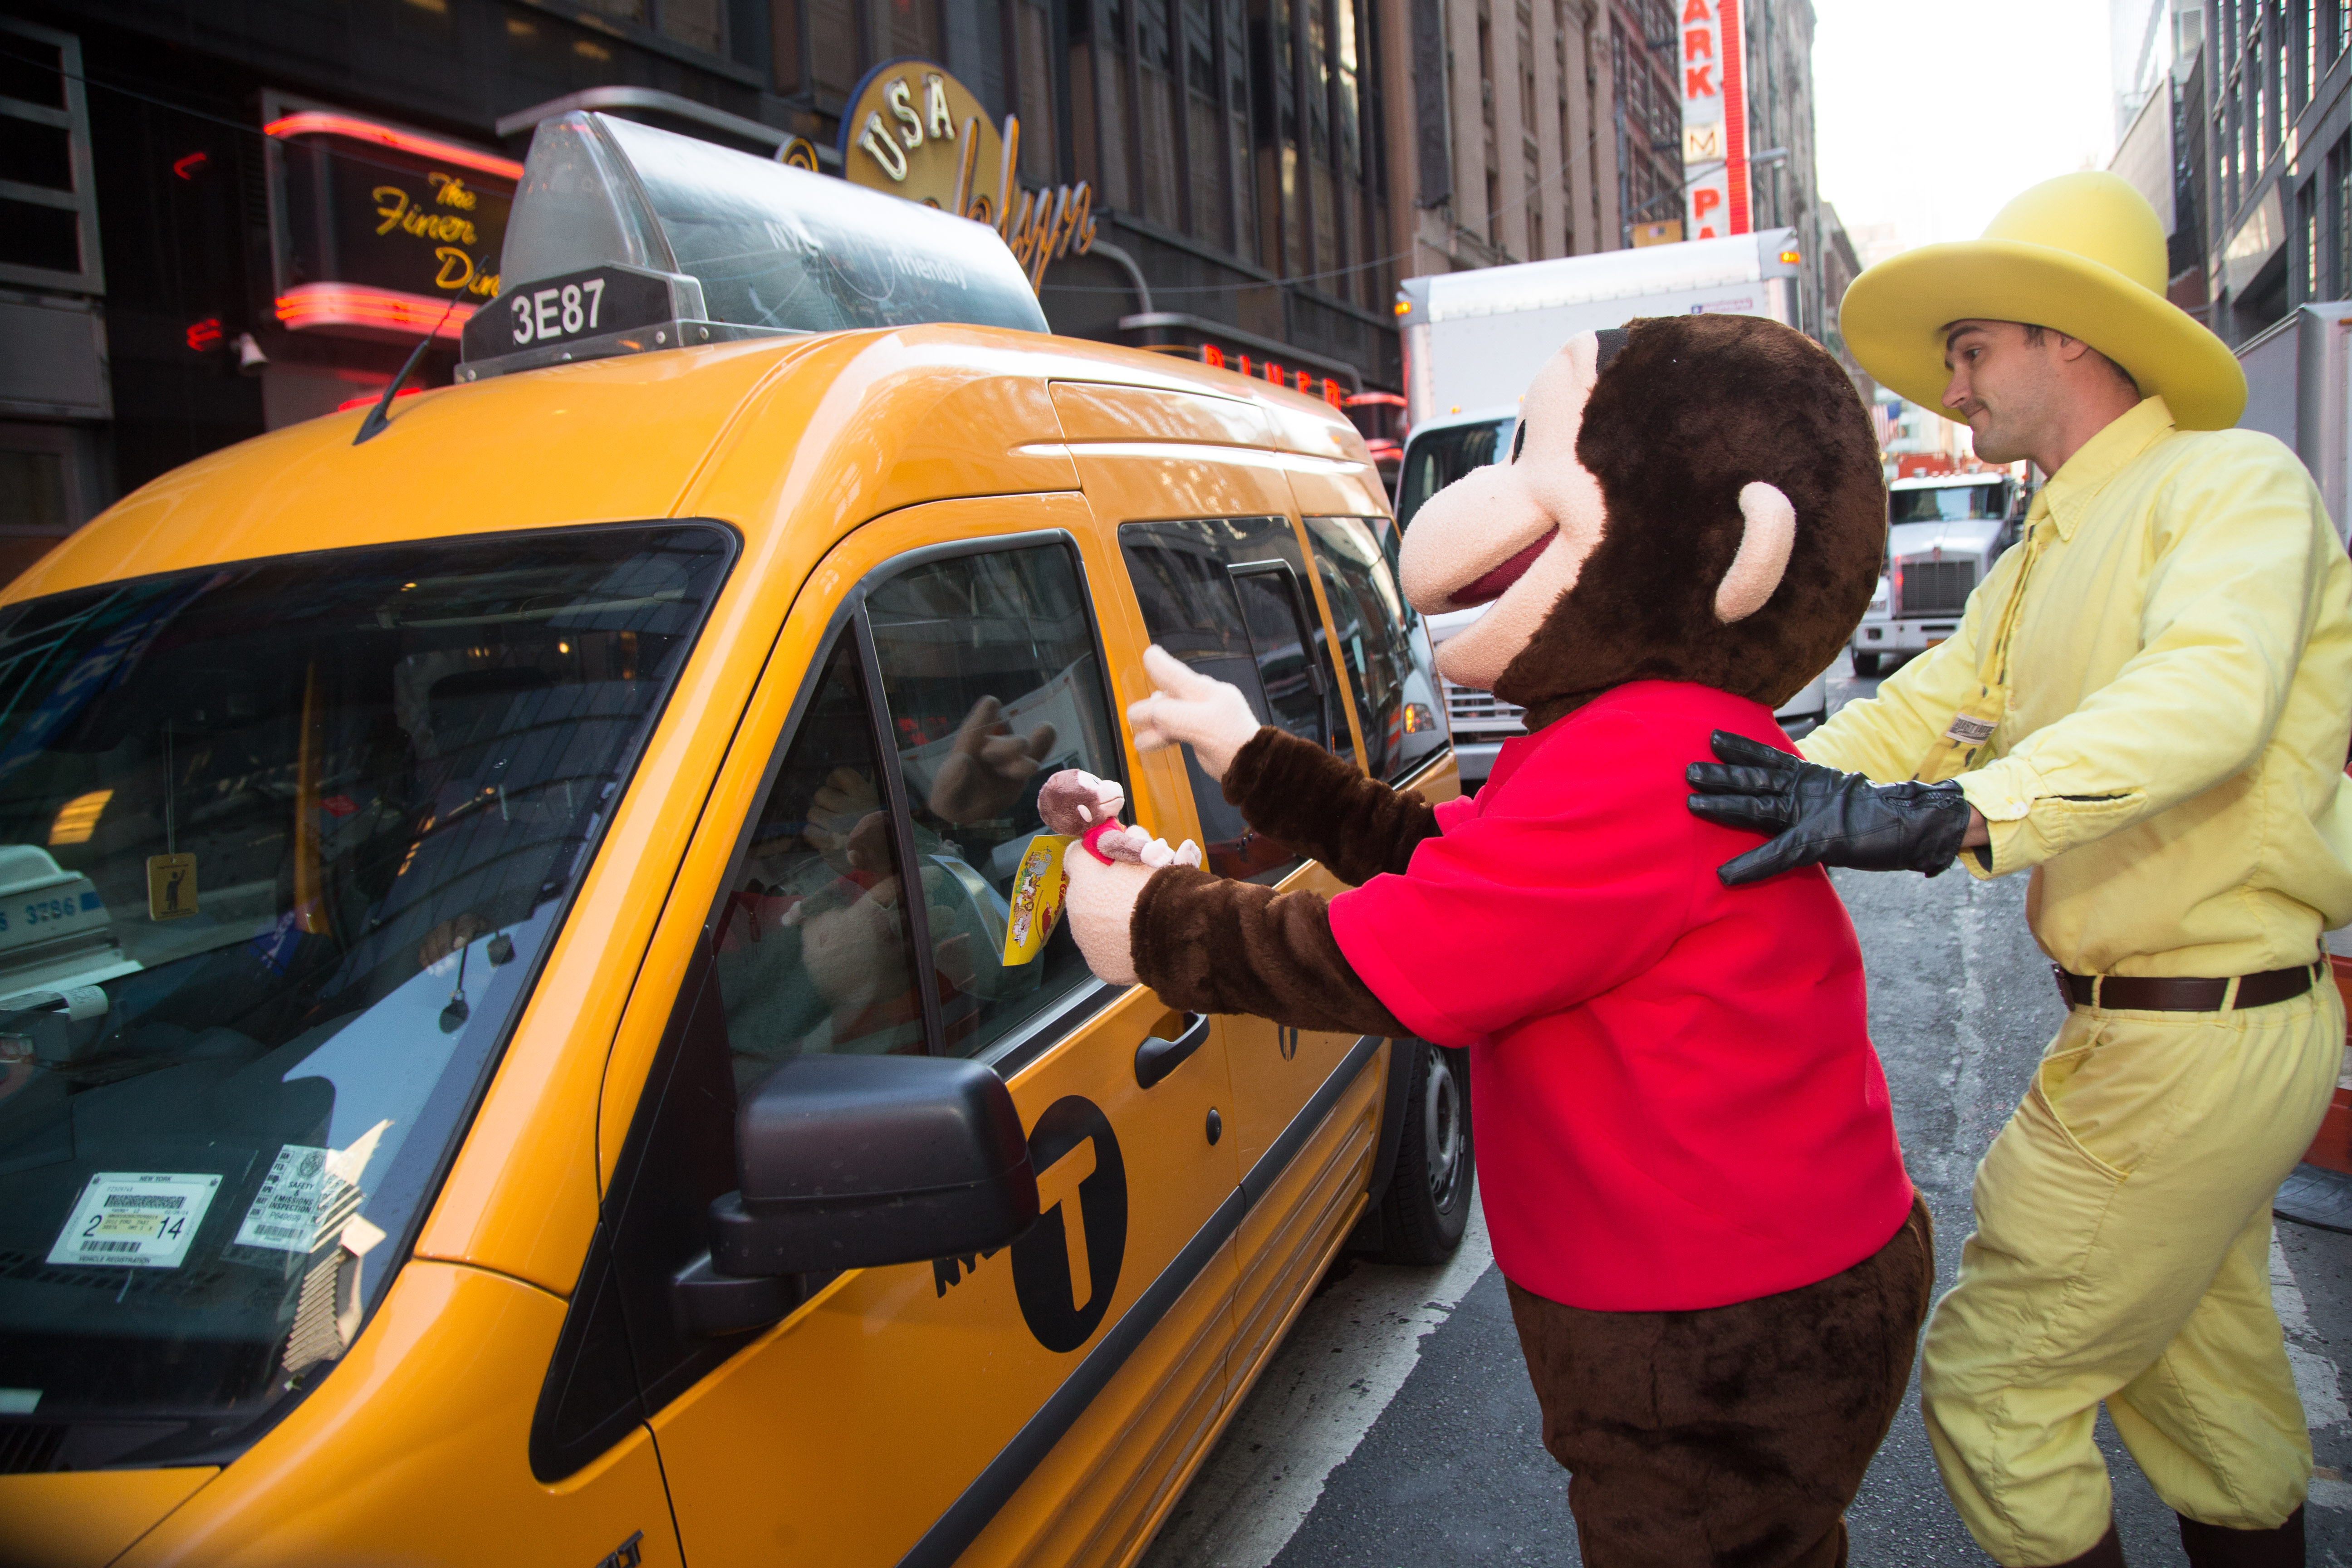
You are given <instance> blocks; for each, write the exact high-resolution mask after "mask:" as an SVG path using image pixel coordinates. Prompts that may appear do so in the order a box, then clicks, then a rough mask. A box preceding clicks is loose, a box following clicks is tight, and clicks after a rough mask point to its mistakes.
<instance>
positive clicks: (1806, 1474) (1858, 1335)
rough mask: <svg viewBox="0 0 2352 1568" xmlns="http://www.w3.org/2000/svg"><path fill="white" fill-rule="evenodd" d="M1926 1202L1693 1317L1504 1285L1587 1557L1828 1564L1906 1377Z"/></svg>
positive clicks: (1650, 1563) (1924, 1299)
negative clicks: (1583, 1303)
mask: <svg viewBox="0 0 2352 1568" xmlns="http://www.w3.org/2000/svg"><path fill="white" fill-rule="evenodd" d="M1935 1255H1936V1249H1935V1239H1934V1235H1933V1232H1932V1229H1931V1226H1930V1224H1929V1221H1928V1218H1927V1208H1926V1206H1925V1205H1923V1204H1921V1203H1919V1202H1918V1201H1916V1199H1915V1200H1914V1201H1913V1203H1912V1206H1911V1214H1910V1216H1909V1217H1908V1218H1907V1219H1906V1220H1905V1221H1904V1223H1903V1226H1902V1228H1901V1229H1899V1230H1897V1231H1896V1232H1895V1237H1894V1239H1893V1240H1891V1241H1889V1242H1888V1243H1887V1244H1886V1245H1885V1247H1881V1248H1880V1249H1879V1250H1878V1251H1877V1252H1876V1253H1874V1254H1873V1255H1872V1256H1871V1257H1869V1258H1864V1259H1863V1260H1862V1261H1861V1262H1860V1263H1857V1264H1855V1265H1854V1266H1853V1268H1849V1269H1847V1270H1845V1271H1844V1272H1843V1273H1842V1274H1835V1275H1832V1276H1831V1277H1830V1278H1829V1279H1823V1280H1821V1281H1819V1282H1818V1283H1816V1284H1812V1285H1807V1286H1804V1287H1802V1288H1801V1289H1795V1290H1788V1291H1783V1292H1782V1293H1780V1294H1779V1295H1777V1296H1766V1297H1761V1298H1759V1299H1758V1300H1753V1301H1741V1302H1738V1303H1736V1304H1734V1305H1732V1306H1728V1307H1717V1308H1712V1309H1709V1310H1705V1311H1696V1312H1591V1311H1585V1310H1580V1309H1579V1308H1575V1307H1566V1306H1562V1305H1560V1304H1559V1302H1557V1301H1550V1300H1545V1299H1544V1298H1543V1297H1540V1296H1538V1295H1536V1294H1534V1293H1533V1292H1531V1291H1528V1290H1524V1289H1520V1288H1519V1287H1518V1286H1517V1285H1516V1284H1514V1285H1512V1286H1511V1287H1510V1294H1511V1316H1512V1319H1513V1320H1514V1321H1516V1322H1517V1325H1518V1330H1519V1345H1520V1348H1521V1349H1522V1350H1523V1351H1525V1352H1526V1354H1527V1358H1528V1377H1529V1378H1530V1379H1531V1380H1532V1381H1533V1382H1534V1384H1535V1389H1536V1397H1537V1399H1538V1402H1539V1403H1540V1404H1541V1405H1542V1406H1543V1416H1544V1447H1547V1448H1549V1449H1550V1450H1551V1454H1552V1457H1553V1458H1556V1459H1558V1460H1559V1462H1560V1464H1561V1466H1562V1467H1564V1468H1566V1469H1567V1470H1568V1472H1569V1478H1570V1479H1569V1484H1568V1502H1569V1508H1570V1511H1571V1512H1573V1513H1574V1514H1575V1515H1576V1528H1577V1536H1578V1541H1579V1543H1580V1547H1581V1548H1582V1552H1583V1556H1584V1561H1585V1563H1586V1564H1587V1565H1588V1568H1698V1565H1700V1564H1706V1565H1709V1568H1842V1565H1843V1563H1844V1562H1845V1560H1846V1535H1845V1507H1846V1504H1847V1503H1849V1502H1851V1501H1852V1500H1853V1494H1854V1491H1855V1489H1857V1488H1858V1487H1860V1486H1861V1485H1862V1476H1863V1472H1864V1470H1865V1469H1866V1468H1868V1467H1869V1465H1870V1458H1871V1456H1872V1455H1873V1454H1874V1453H1875V1452H1876V1451H1877V1449H1878V1445H1879V1443H1880V1442H1881V1441H1882V1440H1883V1439H1884V1438H1885V1436H1886V1429H1887V1427H1888V1426H1890V1425H1892V1424H1893V1422H1894V1420H1895V1412H1896V1411H1897V1410H1899V1409H1900V1408H1901V1407H1902V1405H1903V1391H1904V1389H1905V1387H1906V1384H1908V1383H1909V1382H1910V1378H1911V1357H1912V1352H1913V1351H1914V1349H1915V1348H1916V1345H1917V1343H1918V1338H1919V1328H1920V1325H1921V1324H1922V1323H1924V1322H1925V1321H1927V1305H1928V1297H1929V1292H1930V1290H1931V1289H1932V1287H1933V1285H1934V1281H1935Z"/></svg>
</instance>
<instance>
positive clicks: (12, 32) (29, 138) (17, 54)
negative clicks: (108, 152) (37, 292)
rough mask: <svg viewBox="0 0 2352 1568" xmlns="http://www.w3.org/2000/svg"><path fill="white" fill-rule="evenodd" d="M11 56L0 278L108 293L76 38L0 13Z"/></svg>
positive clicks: (1, 122)
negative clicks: (99, 242) (101, 254)
mask: <svg viewBox="0 0 2352 1568" xmlns="http://www.w3.org/2000/svg"><path fill="white" fill-rule="evenodd" d="M0 49H5V51H6V53H7V54H8V55H9V56H12V57H14V58H13V59H12V60H11V61H10V62H9V69H8V79H7V81H6V83H5V96H0V138H5V142H6V144H7V148H8V152H7V154H6V158H5V174H6V176H7V178H6V181H5V184H6V185H7V195H5V196H0V283H16V284H24V285H28V286H31V287H34V288H45V289H70V290H71V291H73V292H75V293H78V294H103V293H104V292H106V277H105V269H104V268H103V267H101V266H100V262H99V250H98V194H97V189H96V186H95V184H93V182H92V180H91V175H90V158H89V109H88V107H87V105H86V103H85V102H84V100H83V96H82V77H81V45H80V43H79V41H78V40H77V39H75V37H73V36H72V35H71V34H69V33H53V32H51V31H50V30H49V29H48V28H47V27H37V26H34V25H33V24H31V23H29V22H19V21H16V20H14V19H12V18H10V17H6V16H0Z"/></svg>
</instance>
